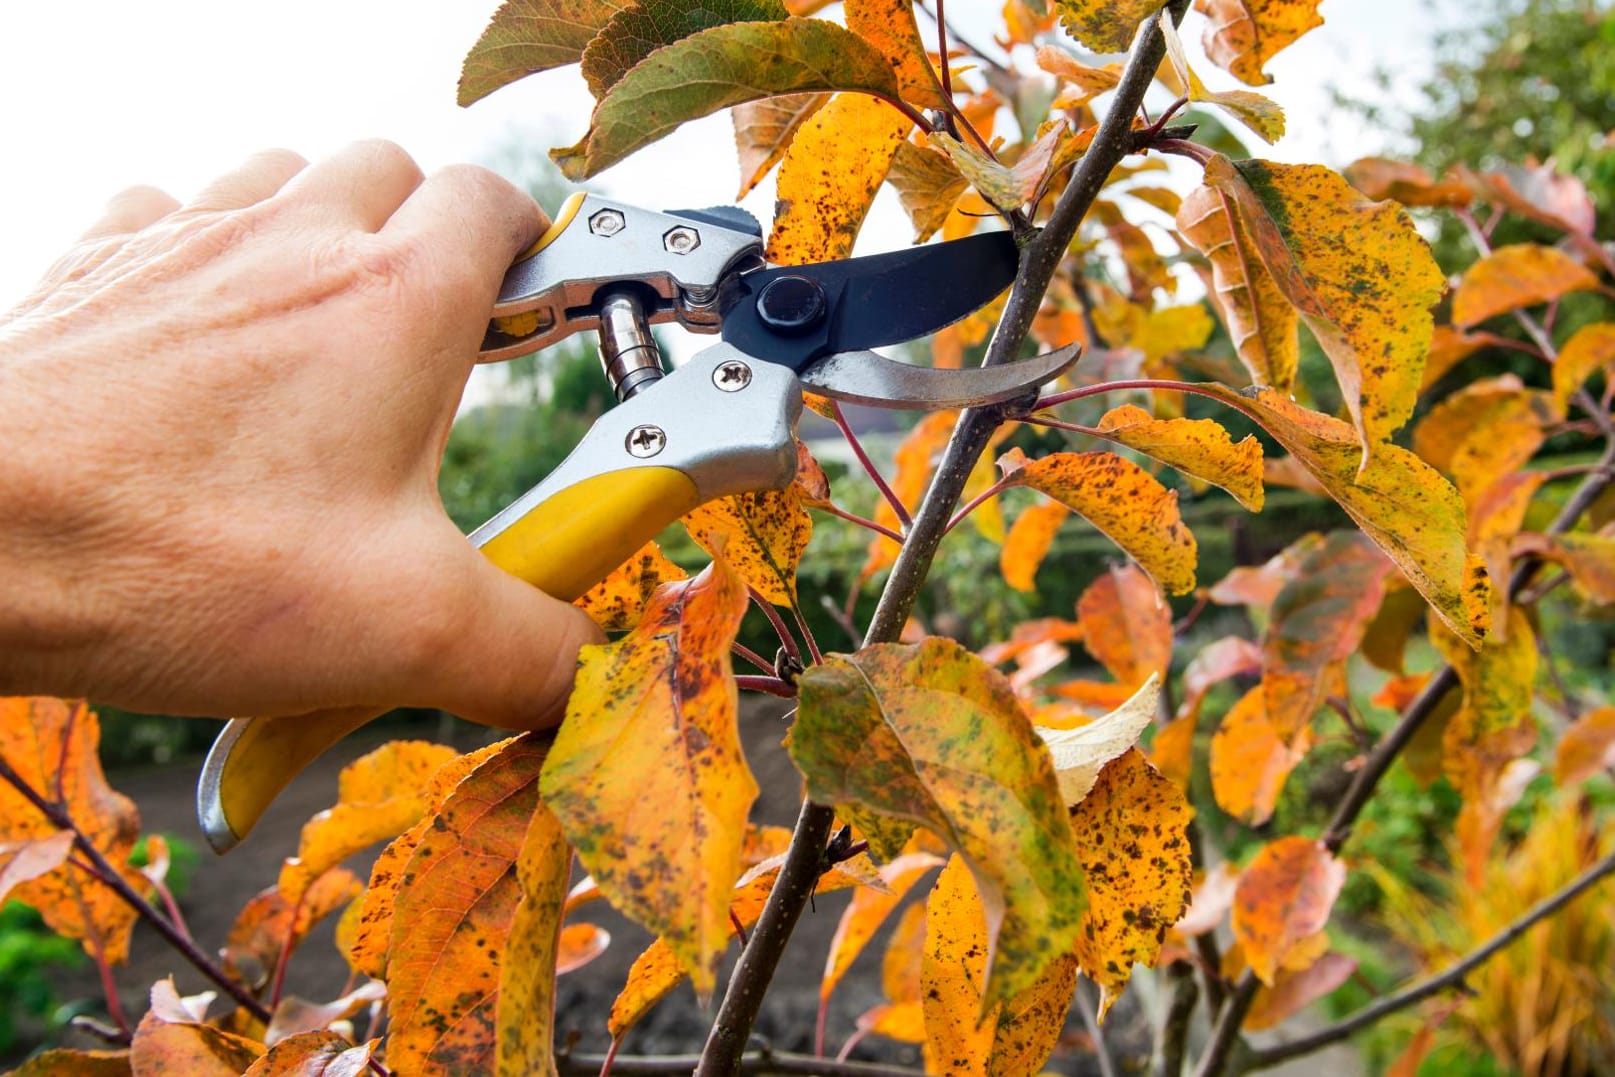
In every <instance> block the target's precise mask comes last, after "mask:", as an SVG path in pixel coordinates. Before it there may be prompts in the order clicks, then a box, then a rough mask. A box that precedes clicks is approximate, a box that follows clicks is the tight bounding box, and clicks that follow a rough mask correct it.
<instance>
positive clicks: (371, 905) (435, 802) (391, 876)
mask: <svg viewBox="0 0 1615 1077" xmlns="http://www.w3.org/2000/svg"><path fill="white" fill-rule="evenodd" d="M509 743H510V740H502V741H498V742H496V743H494V744H490V745H488V746H487V747H485V748H480V749H478V750H477V751H475V752H469V753H467V754H466V755H461V756H456V757H454V758H453V759H450V760H449V761H448V762H446V763H444V764H443V765H442V766H441V767H439V768H438V769H437V771H436V772H435V773H434V774H433V775H432V778H431V782H430V784H429V787H428V789H427V792H426V798H425V799H426V805H427V807H426V810H425V812H424V813H423V814H422V817H421V819H420V820H419V821H418V822H417V823H415V824H414V825H413V826H411V827H410V828H409V829H408V830H406V831H404V832H403V833H402V834H400V835H399V836H398V837H397V838H395V839H393V840H392V841H391V842H390V843H388V845H387V847H386V848H385V849H383V850H382V851H381V855H380V856H379V857H377V858H376V862H375V864H374V865H373V866H372V867H371V869H370V884H369V885H368V886H367V887H366V888H365V892H364V894H363V896H362V897H361V898H360V900H359V901H358V902H357V906H358V908H357V911H355V910H353V909H352V908H350V909H349V912H348V913H345V914H344V915H343V917H342V919H343V921H344V922H347V921H349V919H350V916H351V918H352V922H351V923H350V924H349V929H350V931H351V938H352V943H351V945H350V946H349V947H346V948H345V950H344V952H345V953H347V955H348V961H349V963H350V964H351V965H352V966H353V967H354V968H355V969H356V970H358V971H360V972H365V973H368V974H369V975H371V976H374V977H377V978H378V979H381V978H385V976H386V975H387V947H388V943H389V940H390V939H391V937H392V923H393V906H394V903H395V902H396V900H397V898H398V888H399V886H400V885H401V883H402V882H403V875H404V869H405V868H406V867H407V866H408V864H409V858H410V857H411V856H413V855H414V854H415V847H416V846H417V845H418V844H420V840H421V837H422V836H423V835H424V834H425V833H426V831H427V830H428V829H429V828H430V827H431V825H432V819H433V818H435V817H436V815H437V813H438V811H439V810H440V809H441V808H442V807H443V802H444V801H445V800H447V799H448V797H449V794H450V793H452V792H453V791H454V789H455V787H456V786H458V785H459V784H460V782H461V781H463V780H464V779H465V778H466V777H467V776H468V775H470V774H471V772H472V771H474V770H475V769H476V768H477V767H479V766H481V765H482V763H483V762H484V761H486V760H487V759H489V758H491V757H492V756H494V755H496V754H497V753H498V752H500V751H502V750H503V749H504V747H505V745H507V744H509Z"/></svg>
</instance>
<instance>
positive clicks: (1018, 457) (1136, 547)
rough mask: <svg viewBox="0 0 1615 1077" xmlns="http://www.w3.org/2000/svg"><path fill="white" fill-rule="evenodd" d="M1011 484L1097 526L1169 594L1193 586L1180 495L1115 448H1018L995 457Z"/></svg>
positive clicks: (1192, 557) (1191, 546) (1190, 543)
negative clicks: (1033, 453) (1030, 453)
mask: <svg viewBox="0 0 1615 1077" xmlns="http://www.w3.org/2000/svg"><path fill="white" fill-rule="evenodd" d="M998 465H999V467H1000V468H1002V469H1004V470H1006V471H1007V472H1009V474H1008V475H1007V476H1006V477H1007V478H1008V479H1009V481H1010V484H1011V485H1016V486H1030V487H1031V488H1032V489H1034V490H1037V491H1039V492H1040V493H1044V494H1047V495H1048V496H1049V497H1052V498H1054V499H1055V500H1057V501H1059V502H1061V503H1062V504H1064V505H1065V506H1066V507H1067V508H1069V509H1071V510H1072V511H1073V512H1075V513H1077V514H1078V515H1079V516H1081V517H1083V518H1084V519H1085V520H1087V521H1088V522H1089V523H1091V524H1093V525H1094V527H1096V528H1098V529H1099V530H1100V531H1101V532H1102V533H1103V534H1104V535H1105V536H1106V537H1107V538H1109V539H1110V540H1111V541H1112V542H1114V543H1115V544H1116V545H1117V546H1119V547H1121V549H1122V550H1123V552H1125V553H1127V554H1128V555H1129V556H1131V557H1132V558H1133V559H1134V560H1135V561H1137V562H1138V563H1139V565H1140V567H1142V568H1143V569H1144V571H1145V572H1147V573H1149V574H1150V576H1151V577H1152V578H1153V579H1154V580H1155V582H1156V583H1157V584H1158V585H1159V586H1160V587H1162V588H1163V589H1164V590H1165V591H1167V592H1168V593H1169V594H1174V595H1182V594H1188V593H1189V592H1190V591H1192V590H1194V569H1195V561H1196V545H1195V541H1194V535H1192V534H1190V532H1189V529H1188V528H1187V527H1186V526H1184V523H1183V518H1182V517H1181V516H1180V515H1179V514H1178V495H1177V493H1176V492H1175V491H1171V490H1168V489H1167V488H1166V487H1164V486H1162V485H1161V484H1160V482H1159V481H1158V480H1156V479H1155V478H1154V477H1153V476H1152V475H1150V473H1149V472H1147V471H1145V470H1144V469H1143V468H1141V467H1139V466H1138V465H1137V464H1134V463H1131V462H1129V461H1127V460H1123V459H1122V458H1121V457H1119V456H1117V455H1116V454H1115V453H1108V452H1088V453H1072V452H1062V453H1054V454H1052V455H1050V456H1045V457H1043V458H1042V459H1040V460H1027V459H1026V457H1025V455H1024V454H1023V453H1021V452H1020V451H1019V450H1011V451H1010V452H1008V453H1005V454H1004V455H1003V456H1002V457H1001V458H1000V459H999V461H998Z"/></svg>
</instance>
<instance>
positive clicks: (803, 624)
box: [791, 602, 824, 665]
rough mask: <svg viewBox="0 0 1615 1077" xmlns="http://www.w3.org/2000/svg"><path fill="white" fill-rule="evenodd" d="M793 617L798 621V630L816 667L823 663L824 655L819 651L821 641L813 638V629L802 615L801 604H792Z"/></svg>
mask: <svg viewBox="0 0 1615 1077" xmlns="http://www.w3.org/2000/svg"><path fill="white" fill-rule="evenodd" d="M791 617H792V618H793V619H795V621H796V630H797V631H798V632H800V633H802V642H804V643H806V644H807V649H808V657H809V658H811V659H813V664H814V665H818V664H819V663H820V662H823V661H824V654H823V653H822V652H821V651H820V650H819V641H818V640H816V639H814V638H813V629H812V628H811V627H809V625H808V623H807V618H806V617H804V616H803V615H802V604H801V603H800V602H792V603H791Z"/></svg>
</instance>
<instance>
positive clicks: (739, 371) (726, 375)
mask: <svg viewBox="0 0 1615 1077" xmlns="http://www.w3.org/2000/svg"><path fill="white" fill-rule="evenodd" d="M712 384H713V385H716V386H717V387H718V388H719V389H720V390H722V391H723V392H726V393H738V392H740V390H742V389H744V388H745V387H746V386H748V385H750V384H751V367H749V366H747V365H746V364H745V363H742V362H741V361H740V360H739V359H732V360H730V361H729V362H727V363H724V364H722V365H721V366H719V367H718V369H716V370H714V371H713V372H712Z"/></svg>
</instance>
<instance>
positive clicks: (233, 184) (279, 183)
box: [185, 150, 308, 213]
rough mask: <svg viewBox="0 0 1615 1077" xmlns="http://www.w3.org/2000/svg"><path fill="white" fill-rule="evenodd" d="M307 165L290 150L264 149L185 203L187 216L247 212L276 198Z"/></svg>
mask: <svg viewBox="0 0 1615 1077" xmlns="http://www.w3.org/2000/svg"><path fill="white" fill-rule="evenodd" d="M307 167H308V162H307V161H306V160H304V159H303V158H302V157H301V156H299V155H298V154H295V153H293V152H292V151H291V150H265V151H263V152H262V153H256V154H253V155H252V156H251V157H249V158H247V160H246V161H245V162H243V163H242V165H241V167H240V168H237V169H236V170H235V171H233V172H227V173H225V174H224V175H222V176H220V177H219V178H218V179H216V180H214V181H213V182H212V183H210V184H208V185H207V186H206V187H204V188H202V190H201V191H200V192H199V193H198V194H197V196H196V197H195V198H193V199H191V200H190V201H189V202H187V203H186V204H185V211H186V212H187V213H217V212H224V211H228V210H232V209H245V208H246V207H247V206H254V205H257V204H258V203H259V202H262V201H264V200H265V199H267V198H271V197H273V196H274V195H275V194H276V193H277V192H278V191H279V190H280V189H281V188H282V187H284V186H286V183H287V181H289V180H290V179H291V178H292V177H293V176H295V175H297V174H298V173H299V172H301V171H302V170H303V169H305V168H307Z"/></svg>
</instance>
